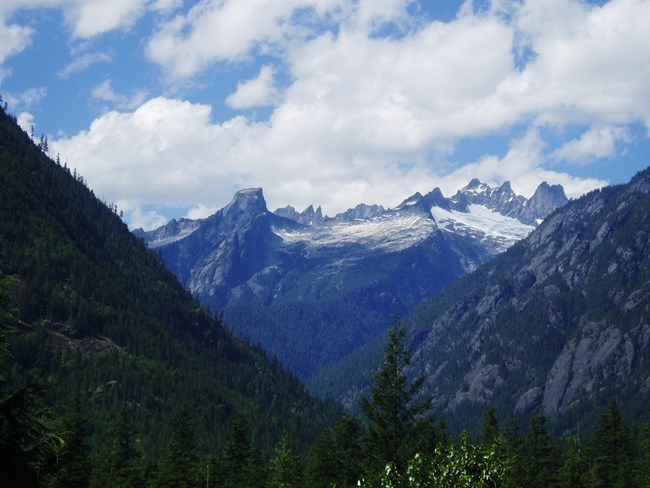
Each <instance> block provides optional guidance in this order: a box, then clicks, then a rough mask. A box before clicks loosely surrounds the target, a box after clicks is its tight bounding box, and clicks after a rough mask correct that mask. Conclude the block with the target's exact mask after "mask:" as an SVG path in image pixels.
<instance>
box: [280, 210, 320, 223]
mask: <svg viewBox="0 0 650 488" xmlns="http://www.w3.org/2000/svg"><path fill="white" fill-rule="evenodd" d="M273 213H274V214H275V215H279V216H280V217H284V218H285V219H289V220H293V221H294V222H298V223H299V224H303V225H321V224H322V223H323V220H324V217H323V210H322V209H321V207H320V205H319V206H318V208H317V209H316V210H314V205H309V206H308V207H307V208H305V210H303V211H302V212H298V211H297V210H296V209H295V208H294V207H292V206H291V205H287V206H286V207H282V208H278V209H276V210H275V211H274V212H273Z"/></svg>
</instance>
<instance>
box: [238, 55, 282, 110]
mask: <svg viewBox="0 0 650 488" xmlns="http://www.w3.org/2000/svg"><path fill="white" fill-rule="evenodd" d="M274 74H275V71H274V69H273V66H270V65H266V66H263V67H262V69H261V70H260V74H259V75H258V76H257V78H254V79H252V80H248V81H244V82H242V83H238V84H237V91H235V93H233V94H231V95H229V96H228V97H227V98H226V103H227V104H228V105H229V106H230V107H232V108H236V109H247V108H253V107H266V106H269V105H274V104H275V103H276V102H277V101H278V100H279V96H280V95H279V92H278V90H277V88H276V87H275V85H274V83H273V76H274Z"/></svg>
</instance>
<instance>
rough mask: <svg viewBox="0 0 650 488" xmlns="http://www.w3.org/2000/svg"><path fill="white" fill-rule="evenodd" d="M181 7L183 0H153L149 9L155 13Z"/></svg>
mask: <svg viewBox="0 0 650 488" xmlns="http://www.w3.org/2000/svg"><path fill="white" fill-rule="evenodd" d="M182 5H183V0H155V1H153V2H151V4H150V5H149V8H150V9H151V10H153V11H155V12H159V11H170V10H175V9H177V8H180V7H181V6H182Z"/></svg>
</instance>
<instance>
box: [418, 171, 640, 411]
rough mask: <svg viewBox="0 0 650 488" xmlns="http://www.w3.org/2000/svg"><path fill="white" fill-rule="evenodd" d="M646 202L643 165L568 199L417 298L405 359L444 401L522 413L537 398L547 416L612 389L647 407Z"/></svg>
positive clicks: (452, 406)
mask: <svg viewBox="0 0 650 488" xmlns="http://www.w3.org/2000/svg"><path fill="white" fill-rule="evenodd" d="M553 191H554V190H553V189H552V188H550V189H549V188H543V189H541V190H540V192H544V193H546V194H547V196H548V193H551V196H552V194H553ZM544 198H546V197H544ZM550 199H551V200H552V198H550ZM530 207H531V208H532V207H536V208H541V207H543V205H537V204H535V205H533V204H531V205H530ZM648 209H650V172H649V171H645V172H643V173H640V174H639V175H637V177H635V178H634V180H633V181H632V182H631V183H630V184H628V185H623V186H618V187H610V188H605V189H603V190H600V191H596V192H592V193H590V194H589V195H587V196H585V197H583V198H581V199H579V200H577V201H573V202H570V203H569V204H568V205H566V206H565V207H563V208H562V209H560V210H558V211H556V212H555V213H553V214H552V215H551V216H549V217H548V218H547V219H546V220H545V221H544V222H543V223H542V224H541V225H540V226H539V227H538V228H537V229H536V230H535V231H534V232H533V233H532V234H531V235H530V236H529V237H528V238H526V239H524V240H522V241H521V242H519V243H518V244H516V245H515V246H513V247H512V248H511V249H510V250H508V251H507V252H505V253H503V254H502V255H500V256H499V257H497V258H496V259H495V260H494V261H493V262H491V263H489V264H487V265H485V266H483V267H481V268H480V269H479V270H478V271H476V272H475V273H473V274H472V275H470V276H467V277H466V278H464V279H461V280H460V281H459V282H458V283H456V284H454V285H452V286H451V288H450V289H449V290H448V292H447V293H446V294H445V295H443V296H442V297H440V298H438V299H434V300H433V301H431V302H428V303H427V304H425V305H423V306H422V307H420V309H418V310H417V311H416V312H415V313H414V315H413V317H412V323H413V327H414V330H415V332H414V334H413V336H412V339H411V340H412V342H411V344H412V346H413V347H414V348H415V353H414V360H413V363H412V364H413V368H414V369H415V370H420V371H424V372H425V373H426V375H427V387H428V389H429V390H430V391H431V392H432V393H434V395H435V396H436V398H437V403H438V405H439V407H440V408H442V409H444V410H446V411H447V412H455V411H459V410H463V409H464V410H465V411H467V410H468V409H469V410H471V409H472V408H476V409H477V411H481V410H484V409H485V407H486V406H488V405H496V406H498V408H500V409H502V410H503V411H504V412H505V413H506V414H508V415H511V414H519V415H527V414H531V413H533V412H535V411H536V409H538V408H539V406H540V405H544V406H545V409H546V412H547V413H551V414H552V413H556V412H566V411H568V410H571V409H577V410H580V409H584V408H587V405H590V404H591V403H590V402H596V403H597V402H603V401H606V400H607V396H609V395H613V394H616V395H617V397H618V398H619V400H621V401H629V402H633V404H634V405H641V404H642V405H647V402H648V400H650V354H649V353H650V350H649V349H648V347H649V345H650V213H649V212H648ZM642 408H645V407H642Z"/></svg>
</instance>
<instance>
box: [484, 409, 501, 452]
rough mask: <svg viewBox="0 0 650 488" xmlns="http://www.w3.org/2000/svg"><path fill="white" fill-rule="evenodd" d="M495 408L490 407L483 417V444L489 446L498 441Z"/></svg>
mask: <svg viewBox="0 0 650 488" xmlns="http://www.w3.org/2000/svg"><path fill="white" fill-rule="evenodd" d="M496 412H497V410H496V408H494V407H490V408H489V409H488V411H487V412H485V417H483V444H485V445H486V446H490V445H493V444H496V443H497V442H498V441H499V421H498V420H497V415H496Z"/></svg>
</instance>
